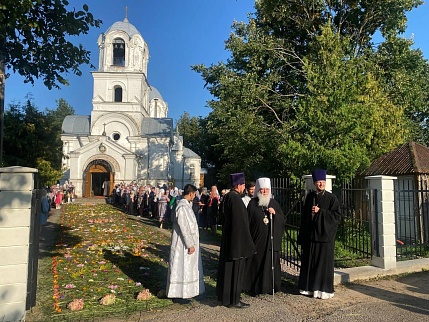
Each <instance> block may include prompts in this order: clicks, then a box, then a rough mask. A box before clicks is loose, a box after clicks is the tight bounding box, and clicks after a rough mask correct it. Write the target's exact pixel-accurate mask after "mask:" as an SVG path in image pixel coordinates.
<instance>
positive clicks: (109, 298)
mask: <svg viewBox="0 0 429 322" xmlns="http://www.w3.org/2000/svg"><path fill="white" fill-rule="evenodd" d="M115 300H116V295H115V294H106V295H104V296H103V297H102V298H101V299H100V301H99V303H100V304H101V305H111V304H113V303H115Z"/></svg>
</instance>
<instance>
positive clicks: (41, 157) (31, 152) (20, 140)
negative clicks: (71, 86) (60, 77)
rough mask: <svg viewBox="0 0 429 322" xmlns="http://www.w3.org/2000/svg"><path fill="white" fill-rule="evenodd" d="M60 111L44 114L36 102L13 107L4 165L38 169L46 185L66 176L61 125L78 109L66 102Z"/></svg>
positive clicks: (61, 103) (7, 120)
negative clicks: (63, 165)
mask: <svg viewBox="0 0 429 322" xmlns="http://www.w3.org/2000/svg"><path fill="white" fill-rule="evenodd" d="M57 104H58V106H57V109H55V110H48V109H47V110H46V111H45V112H40V111H39V110H38V109H37V108H36V106H35V105H34V102H33V101H32V100H27V103H26V105H23V106H21V105H20V104H18V103H14V104H11V105H10V106H9V109H8V110H6V112H5V116H4V145H3V149H4V152H3V153H4V166H16V165H18V166H25V167H30V168H36V169H38V170H39V174H40V180H41V181H40V184H41V185H42V186H46V185H50V184H53V183H55V182H56V181H57V180H58V179H60V178H61V176H62V169H61V160H62V156H63V155H62V141H61V126H62V122H63V120H64V117H65V116H67V115H71V114H74V109H73V108H72V107H71V106H70V105H69V104H68V103H67V102H66V101H65V100H64V99H60V100H58V101H57Z"/></svg>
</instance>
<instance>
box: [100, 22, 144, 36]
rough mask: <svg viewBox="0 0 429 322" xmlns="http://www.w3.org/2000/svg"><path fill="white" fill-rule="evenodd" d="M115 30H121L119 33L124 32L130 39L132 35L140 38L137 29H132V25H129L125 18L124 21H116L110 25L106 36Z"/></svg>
mask: <svg viewBox="0 0 429 322" xmlns="http://www.w3.org/2000/svg"><path fill="white" fill-rule="evenodd" d="M115 30H121V31H123V32H125V33H126V34H127V35H128V36H130V38H131V37H132V36H134V35H140V36H141V34H140V32H139V31H138V30H137V28H136V27H134V25H133V24H131V23H130V22H129V21H128V19H127V18H125V19H124V21H117V22H115V23H114V24H113V25H111V26H110V27H109V29H107V31H106V34H108V33H109V32H111V31H115Z"/></svg>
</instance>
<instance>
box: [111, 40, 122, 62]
mask: <svg viewBox="0 0 429 322" xmlns="http://www.w3.org/2000/svg"><path fill="white" fill-rule="evenodd" d="M113 65H114V66H125V41H124V40H123V39H121V38H115V39H113Z"/></svg>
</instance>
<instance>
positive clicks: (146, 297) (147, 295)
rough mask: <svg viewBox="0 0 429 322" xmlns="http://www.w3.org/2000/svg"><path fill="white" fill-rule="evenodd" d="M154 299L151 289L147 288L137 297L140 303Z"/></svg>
mask: <svg viewBox="0 0 429 322" xmlns="http://www.w3.org/2000/svg"><path fill="white" fill-rule="evenodd" d="M151 297H152V294H151V293H150V291H149V289H147V288H145V289H144V290H143V291H141V292H139V294H138V295H137V300H139V301H147V300H149V299H150V298H151Z"/></svg>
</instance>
